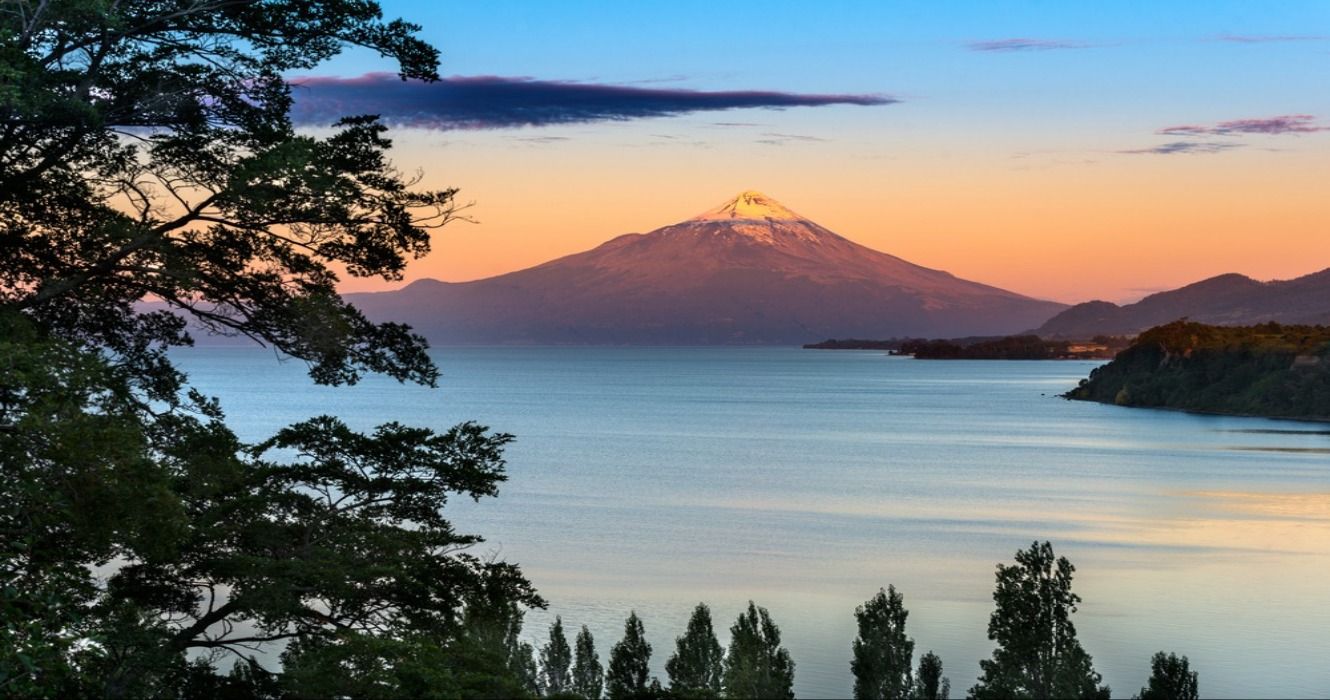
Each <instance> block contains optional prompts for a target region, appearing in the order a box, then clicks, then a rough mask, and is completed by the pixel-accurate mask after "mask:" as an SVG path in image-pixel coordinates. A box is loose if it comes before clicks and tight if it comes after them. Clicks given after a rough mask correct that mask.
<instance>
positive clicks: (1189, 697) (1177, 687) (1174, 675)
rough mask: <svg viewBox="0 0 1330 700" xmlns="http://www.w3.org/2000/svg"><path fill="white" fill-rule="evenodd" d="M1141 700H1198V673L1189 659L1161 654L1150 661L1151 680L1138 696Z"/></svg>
mask: <svg viewBox="0 0 1330 700" xmlns="http://www.w3.org/2000/svg"><path fill="white" fill-rule="evenodd" d="M1136 697H1137V698H1139V699H1140V700H1196V699H1197V698H1198V697H1199V690H1198V688H1197V684H1196V672H1195V671H1193V670H1191V664H1190V663H1188V661H1187V657H1185V656H1183V657H1178V656H1177V655H1176V654H1165V653H1164V652H1162V651H1161V652H1159V653H1157V654H1155V655H1154V658H1152V659H1150V680H1149V682H1148V683H1147V685H1146V686H1145V687H1144V688H1141V692H1140V694H1139V695H1137V696H1136Z"/></svg>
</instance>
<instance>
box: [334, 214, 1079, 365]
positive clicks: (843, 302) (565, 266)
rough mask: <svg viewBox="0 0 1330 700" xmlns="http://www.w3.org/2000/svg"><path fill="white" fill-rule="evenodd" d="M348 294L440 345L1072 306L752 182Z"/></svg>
mask: <svg viewBox="0 0 1330 700" xmlns="http://www.w3.org/2000/svg"><path fill="white" fill-rule="evenodd" d="M348 299H349V300H350V301H352V302H353V303H355V304H356V305H357V306H358V307H360V308H361V309H362V310H364V311H365V312H366V314H368V315H369V316H370V317H371V318H372V319H374V320H376V321H389V320H391V321H402V322H406V323H408V324H410V325H412V326H413V327H415V328H416V329H417V330H418V331H420V332H422V333H424V334H425V335H426V337H428V338H430V339H431V340H433V341H435V342H444V343H531V344H548V343H555V344H560V343H584V344H643V345H647V344H688V345H699V344H723V343H762V344H796V343H804V342H810V341H816V340H822V339H824V338H829V337H841V338H844V337H856V338H893V337H905V336H910V337H918V336H929V337H955V336H966V335H997V334H1004V333H1014V332H1017V331H1021V330H1023V329H1027V328H1034V327H1036V326H1038V325H1040V324H1041V323H1043V322H1044V321H1046V320H1047V319H1048V318H1050V317H1051V316H1053V315H1054V314H1056V313H1057V312H1058V311H1060V310H1061V309H1063V308H1065V307H1064V306H1063V305H1062V304H1056V303H1053V302H1048V301H1040V300H1038V299H1031V298H1029V297H1025V296H1022V295H1020V294H1016V293H1013V292H1008V291H1006V290H1002V289H998V288H996V287H990V286H988V285H984V284H980V283H977V282H970V281H968V280H963V279H959V278H957V277H955V276H953V275H951V274H950V273H947V272H943V271H941V270H934V269H930V268H926V267H922V266H919V265H915V264H913V263H910V262H907V261H905V260H902V259H900V258H897V257H895V256H892V255H888V254H886V253H881V252H878V251H875V250H872V249H871V248H866V247H864V246H862V245H859V244H858V243H855V242H853V241H851V240H848V239H846V238H843V237H841V236H839V235H837V234H835V233H833V232H831V231H829V230H827V229H826V228H823V227H822V226H819V225H818V224H816V223H814V222H812V221H810V220H808V219H806V218H804V217H802V216H800V215H798V214H796V213H794V212H793V211H791V210H790V209H788V208H786V207H785V206H783V205H782V204H780V203H779V202H777V201H776V200H774V199H772V198H770V197H768V196H766V195H764V194H762V193H760V192H754V191H747V192H743V193H741V194H739V195H738V196H737V197H734V198H732V199H730V200H727V201H726V202H725V203H724V204H722V205H720V206H718V207H716V208H715V209H711V210H709V211H707V212H705V213H703V214H701V215H699V216H695V217H693V218H691V219H687V220H685V221H681V222H679V223H677V224H672V225H669V226H664V227H662V228H658V229H655V230H653V231H650V232H648V233H630V234H625V235H622V236H619V237H617V238H614V239H612V240H610V241H607V242H605V243H603V244H601V245H600V246H598V247H596V248H593V249H591V250H588V251H586V252H583V253H577V254H575V255H569V256H567V257H563V258H559V259H557V260H552V261H550V262H547V263H544V264H542V265H537V266H536V267H532V268H528V269H525V270H519V271H517V272H512V273H508V274H506V275H500V276H498V277H491V278H488V279H482V280H476V281H474V282H462V283H447V282H438V281H435V280H421V281H419V282H415V283H413V284H411V285H408V286H407V287H405V288H404V289H401V290H398V291H395V292H380V293H373V294H353V295H349V296H348Z"/></svg>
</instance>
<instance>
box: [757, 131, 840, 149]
mask: <svg viewBox="0 0 1330 700" xmlns="http://www.w3.org/2000/svg"><path fill="white" fill-rule="evenodd" d="M830 140H831V139H824V138H820V137H818V136H809V135H807V134H780V133H776V132H772V131H768V132H765V133H763V134H762V138H760V139H758V140H757V143H761V144H765V145H768V146H784V145H786V144H789V143H825V142H827V141H830Z"/></svg>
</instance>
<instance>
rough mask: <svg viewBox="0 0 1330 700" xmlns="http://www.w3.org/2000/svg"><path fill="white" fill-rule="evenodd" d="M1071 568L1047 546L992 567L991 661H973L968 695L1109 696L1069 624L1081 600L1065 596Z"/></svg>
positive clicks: (1036, 546)
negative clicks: (975, 679) (975, 674)
mask: <svg viewBox="0 0 1330 700" xmlns="http://www.w3.org/2000/svg"><path fill="white" fill-rule="evenodd" d="M1075 570H1076V568H1075V567H1074V566H1072V565H1071V562H1069V561H1067V559H1066V557H1056V558H1055V557H1054V555H1053V545H1051V544H1049V543H1048V542H1044V543H1042V544H1040V543H1039V542H1035V543H1034V544H1032V545H1030V548H1029V549H1023V550H1020V551H1018V552H1016V564H1015V565H1014V566H1004V565H1002V564H999V565H998V568H997V586H996V588H995V589H994V591H993V601H994V603H995V604H996V606H995V608H994V610H993V614H992V616H991V617H990V618H989V622H988V638H989V639H991V640H993V641H995V642H997V645H998V646H997V648H996V649H994V650H993V658H991V659H989V660H985V661H980V662H979V665H980V667H981V668H982V669H983V675H981V676H980V677H979V683H978V684H976V685H975V686H974V687H973V688H971V689H970V695H971V696H972V697H974V698H977V699H979V700H985V699H987V698H1029V699H1032V700H1049V699H1051V698H1104V699H1105V700H1106V699H1107V698H1108V697H1109V689H1108V686H1104V685H1100V681H1101V680H1102V678H1101V676H1100V675H1099V674H1098V673H1097V672H1095V670H1094V665H1093V663H1092V662H1091V659H1090V655H1089V654H1088V653H1086V651H1085V649H1083V648H1082V647H1081V643H1080V642H1079V641H1078V640H1077V639H1076V627H1075V625H1073V624H1072V622H1071V615H1072V613H1074V612H1076V604H1077V603H1079V602H1080V601H1081V599H1080V596H1078V595H1076V594H1075V593H1072V592H1071V579H1072V573H1073V572H1074V571H1075Z"/></svg>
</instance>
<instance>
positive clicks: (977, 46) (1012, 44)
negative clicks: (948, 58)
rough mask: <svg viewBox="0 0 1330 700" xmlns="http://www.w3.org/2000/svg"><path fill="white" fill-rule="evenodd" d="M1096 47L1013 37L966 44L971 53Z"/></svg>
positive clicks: (1052, 40)
mask: <svg viewBox="0 0 1330 700" xmlns="http://www.w3.org/2000/svg"><path fill="white" fill-rule="evenodd" d="M1091 46H1094V45H1093V44H1087V43H1085V42H1081V41H1064V40H1061V39H1029V38H1025V37H1013V38H1009V39H987V40H984V41H970V42H966V44H965V48H967V49H969V50H971V51H1007V52H1014V51H1055V50H1057V49H1086V48H1090V47H1091Z"/></svg>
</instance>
